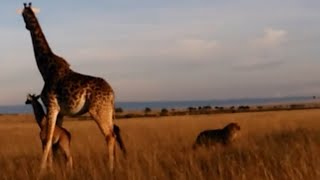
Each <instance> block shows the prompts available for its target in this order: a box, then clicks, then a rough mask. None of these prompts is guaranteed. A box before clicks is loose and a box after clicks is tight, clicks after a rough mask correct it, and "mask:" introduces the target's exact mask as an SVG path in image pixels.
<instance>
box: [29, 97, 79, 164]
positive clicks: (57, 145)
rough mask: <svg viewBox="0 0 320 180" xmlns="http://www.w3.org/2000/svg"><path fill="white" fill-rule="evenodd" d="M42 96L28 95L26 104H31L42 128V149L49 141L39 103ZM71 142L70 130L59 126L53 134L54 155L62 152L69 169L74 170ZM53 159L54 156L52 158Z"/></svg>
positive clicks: (44, 118) (43, 114)
mask: <svg viewBox="0 0 320 180" xmlns="http://www.w3.org/2000/svg"><path fill="white" fill-rule="evenodd" d="M39 97H40V96H36V95H31V94H28V96H27V100H26V102H25V103H26V104H31V105H32V108H33V112H34V116H35V119H36V121H37V124H38V125H39V128H40V140H41V143H42V147H43V148H44V146H45V144H46V139H47V119H46V116H45V113H44V110H43V108H42V105H41V104H40V102H39V101H38V98H39ZM70 142H71V134H70V133H69V131H68V130H66V129H65V128H63V127H60V126H57V125H56V127H55V129H54V132H53V139H52V153H53V155H54V154H56V152H57V151H58V150H61V152H63V154H64V155H65V159H66V164H67V166H68V167H69V168H72V166H73V161H72V156H71V151H70ZM50 158H52V156H50ZM48 161H52V159H48Z"/></svg>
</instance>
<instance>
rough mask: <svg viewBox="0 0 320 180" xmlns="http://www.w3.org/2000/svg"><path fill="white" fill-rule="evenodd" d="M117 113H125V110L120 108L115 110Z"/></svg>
mask: <svg viewBox="0 0 320 180" xmlns="http://www.w3.org/2000/svg"><path fill="white" fill-rule="evenodd" d="M115 111H116V113H123V109H122V108H121V107H118V108H116V109H115Z"/></svg>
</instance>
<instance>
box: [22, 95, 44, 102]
mask: <svg viewBox="0 0 320 180" xmlns="http://www.w3.org/2000/svg"><path fill="white" fill-rule="evenodd" d="M39 97H40V95H35V94H28V95H27V100H26V102H25V104H32V102H35V101H37V100H38V99H39Z"/></svg>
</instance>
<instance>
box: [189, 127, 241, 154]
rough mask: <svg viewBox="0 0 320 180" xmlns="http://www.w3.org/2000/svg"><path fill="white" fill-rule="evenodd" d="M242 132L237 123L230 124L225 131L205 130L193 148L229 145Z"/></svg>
mask: <svg viewBox="0 0 320 180" xmlns="http://www.w3.org/2000/svg"><path fill="white" fill-rule="evenodd" d="M239 131H240V126H239V125H238V124H237V123H230V124H228V125H227V126H225V127H224V128H223V129H214V130H205V131H202V132H201V133H200V134H199V135H198V137H197V139H196V141H195V143H194V145H193V148H194V149H196V148H197V147H199V146H206V147H209V146H213V145H217V144H220V145H229V144H230V143H232V141H234V140H235V139H236V137H237V135H238V133H239Z"/></svg>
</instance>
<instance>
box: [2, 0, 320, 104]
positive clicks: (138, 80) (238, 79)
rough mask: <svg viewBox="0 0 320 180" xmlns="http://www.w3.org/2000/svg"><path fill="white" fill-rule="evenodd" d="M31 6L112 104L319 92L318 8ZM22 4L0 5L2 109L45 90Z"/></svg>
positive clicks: (220, 0) (188, 2)
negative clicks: (107, 90) (102, 82)
mask: <svg viewBox="0 0 320 180" xmlns="http://www.w3.org/2000/svg"><path fill="white" fill-rule="evenodd" d="M32 2H33V6H35V7H38V8H40V9H41V12H40V13H39V14H37V16H38V19H39V21H40V24H41V26H42V29H43V31H44V33H45V35H46V37H47V40H48V42H49V44H50V46H51V48H52V49H53V51H54V52H55V53H56V54H57V55H59V56H62V57H64V58H65V59H66V60H67V61H68V62H69V63H70V64H71V68H72V69H74V70H75V71H78V72H81V73H86V74H90V75H96V76H101V77H103V78H105V79H106V80H107V81H108V82H109V83H110V84H111V85H112V87H113V88H114V90H115V92H116V97H117V101H146V100H148V101H149V100H194V99H224V98H247V97H248V98H251V97H278V96H294V95H319V94H320V59H319V57H320V33H319V32H320V1H319V0H281V1H279V0H264V1H262V0H237V1H235V0H234V1H232V0H231V1H225V0H183V1H182V0H181V1H173V0H161V1H159V0H157V1H155V0H139V1H138V0H121V1H119V0H113V1H111V0H105V1H102V0H100V1H97V0H92V1H87V0H78V1H76V2H75V1H73V2H72V3H71V2H70V1H62V0H56V1H50V2H49V1H40V0H34V1H32ZM22 3H23V1H5V2H2V4H1V6H0V17H1V18H0V23H1V26H0V39H1V41H0V49H1V51H0V68H1V70H0V82H1V87H0V105H12V104H22V103H23V102H24V100H25V97H26V94H27V93H29V92H30V93H33V92H34V93H39V92H40V91H41V89H42V87H43V81H42V78H41V76H40V73H39V71H38V69H37V67H36V63H35V59H34V54H33V49H32V43H31V38H30V34H29V32H28V31H27V30H26V29H25V24H24V22H23V19H22V16H21V15H18V14H16V10H17V9H18V8H22V7H23V5H22Z"/></svg>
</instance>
